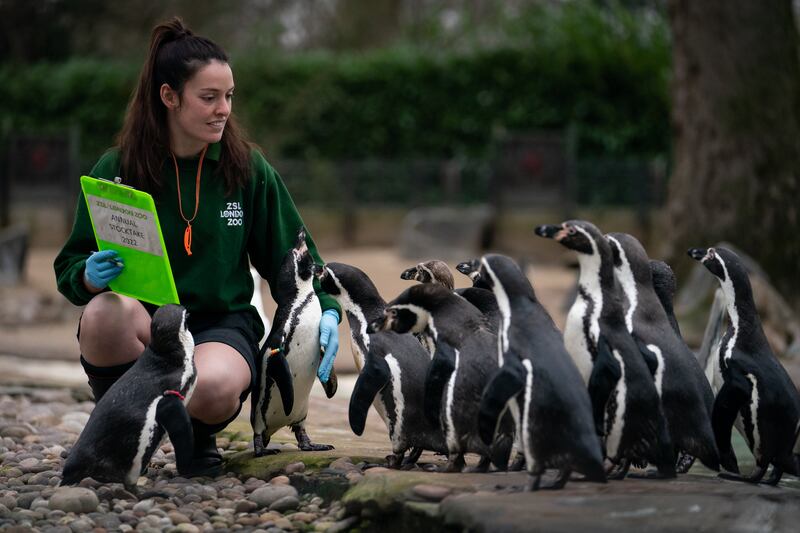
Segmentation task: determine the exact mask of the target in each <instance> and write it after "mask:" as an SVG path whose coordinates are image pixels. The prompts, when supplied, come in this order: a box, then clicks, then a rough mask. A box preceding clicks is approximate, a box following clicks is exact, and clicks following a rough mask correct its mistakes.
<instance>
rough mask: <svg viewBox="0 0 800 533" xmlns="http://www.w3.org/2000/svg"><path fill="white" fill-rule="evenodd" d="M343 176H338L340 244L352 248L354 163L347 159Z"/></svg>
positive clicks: (354, 206) (353, 242)
mask: <svg viewBox="0 0 800 533" xmlns="http://www.w3.org/2000/svg"><path fill="white" fill-rule="evenodd" d="M342 168H343V169H344V173H343V174H339V184H340V189H339V190H340V191H341V192H342V242H343V243H344V244H345V245H347V246H353V245H354V244H355V242H356V231H357V227H356V224H357V223H358V221H357V215H356V197H355V188H356V178H355V163H354V162H353V161H352V160H350V159H348V160H347V161H345V163H344V165H343V166H342Z"/></svg>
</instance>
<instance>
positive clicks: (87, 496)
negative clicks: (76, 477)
mask: <svg viewBox="0 0 800 533" xmlns="http://www.w3.org/2000/svg"><path fill="white" fill-rule="evenodd" d="M99 504H100V500H99V499H98V498H97V494H95V493H94V492H93V491H92V490H91V489H86V488H83V487H61V488H59V489H58V490H56V492H55V494H53V496H52V497H51V498H50V509H59V510H61V511H65V512H67V513H69V512H73V513H90V512H92V511H94V510H95V509H97V506H98V505H99Z"/></svg>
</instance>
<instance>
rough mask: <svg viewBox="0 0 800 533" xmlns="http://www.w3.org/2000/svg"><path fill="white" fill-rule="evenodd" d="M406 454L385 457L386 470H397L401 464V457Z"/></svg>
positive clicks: (393, 454)
mask: <svg viewBox="0 0 800 533" xmlns="http://www.w3.org/2000/svg"><path fill="white" fill-rule="evenodd" d="M405 453H406V452H400V453H392V454H389V455H387V456H386V468H392V469H395V470H399V469H400V466H401V465H402V464H404V463H403V456H404V455H405Z"/></svg>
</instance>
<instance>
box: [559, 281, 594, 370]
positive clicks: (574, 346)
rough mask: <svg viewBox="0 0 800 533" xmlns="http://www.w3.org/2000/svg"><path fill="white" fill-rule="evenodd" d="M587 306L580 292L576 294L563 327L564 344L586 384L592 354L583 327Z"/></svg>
mask: <svg viewBox="0 0 800 533" xmlns="http://www.w3.org/2000/svg"><path fill="white" fill-rule="evenodd" d="M589 308H590V305H589V302H587V301H586V299H585V298H584V297H583V295H582V294H578V297H577V298H576V300H575V303H574V304H572V307H571V308H570V310H569V314H568V315H567V324H566V327H565V328H564V344H565V346H566V348H567V351H568V352H569V354H570V355H571V356H572V360H573V361H574V362H575V366H577V367H578V371H579V372H580V373H581V377H582V378H583V382H584V383H586V384H588V383H589V376H591V374H592V354H591V352H590V351H589V339H588V338H587V333H588V332H587V331H586V328H585V324H586V320H587V317H586V314H587V313H588V312H589Z"/></svg>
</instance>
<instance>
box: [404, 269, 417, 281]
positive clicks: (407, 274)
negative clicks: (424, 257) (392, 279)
mask: <svg viewBox="0 0 800 533" xmlns="http://www.w3.org/2000/svg"><path fill="white" fill-rule="evenodd" d="M416 275H417V267H411V268H407V269H405V270H403V273H402V274H400V279H414V276H416Z"/></svg>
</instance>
